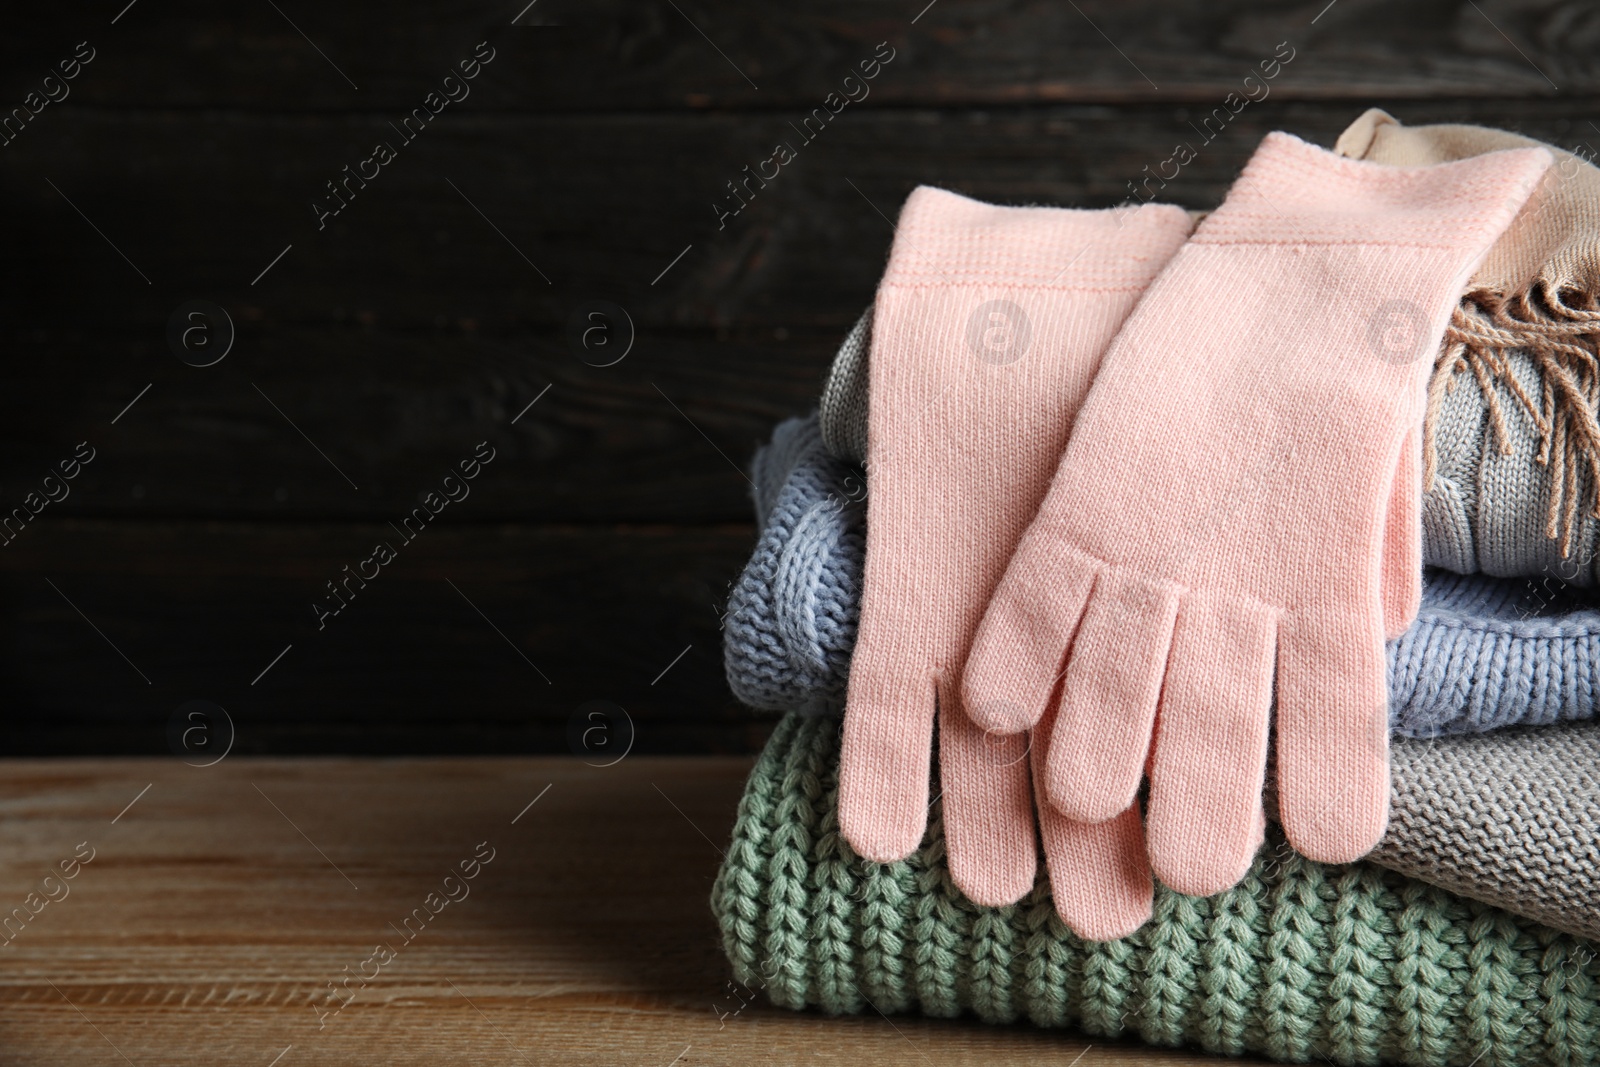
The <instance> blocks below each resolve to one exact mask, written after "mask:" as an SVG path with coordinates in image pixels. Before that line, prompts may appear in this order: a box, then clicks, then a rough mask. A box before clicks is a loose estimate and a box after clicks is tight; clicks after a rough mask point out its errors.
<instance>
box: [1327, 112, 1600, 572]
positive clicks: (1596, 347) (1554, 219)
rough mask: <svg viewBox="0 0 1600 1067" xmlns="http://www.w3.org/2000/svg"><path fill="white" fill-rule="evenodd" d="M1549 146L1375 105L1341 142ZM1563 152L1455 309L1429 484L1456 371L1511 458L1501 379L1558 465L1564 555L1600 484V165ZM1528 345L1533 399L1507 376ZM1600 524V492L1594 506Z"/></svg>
mask: <svg viewBox="0 0 1600 1067" xmlns="http://www.w3.org/2000/svg"><path fill="white" fill-rule="evenodd" d="M1540 143H1541V142H1539V141H1535V140H1532V139H1531V138H1527V137H1522V136H1520V135H1518V134H1514V133H1507V132H1505V131H1504V130H1491V129H1487V128H1485V127H1482V126H1448V125H1442V126H1402V125H1400V123H1399V122H1398V121H1397V120H1396V119H1395V118H1394V117H1393V116H1391V115H1389V114H1387V113H1386V112H1383V111H1381V110H1379V109H1378V108H1372V109H1371V110H1369V111H1368V112H1367V113H1366V114H1364V115H1362V116H1361V117H1360V118H1358V119H1357V120H1356V121H1355V122H1354V123H1352V124H1351V125H1350V128H1349V129H1347V130H1345V131H1344V133H1343V134H1341V135H1340V136H1339V141H1338V143H1337V144H1336V145H1334V149H1333V150H1334V151H1335V152H1336V153H1338V154H1339V155H1341V156H1348V157H1350V158H1352V159H1367V160H1372V161H1374V162H1377V163H1387V164H1390V165H1394V166H1405V167H1420V166H1429V165H1432V164H1435V163H1444V162H1447V161H1450V160H1455V159H1465V158H1467V157H1469V156H1476V155H1481V154H1483V153H1485V152H1493V151H1497V150H1499V149H1502V148H1518V147H1523V146H1526V145H1537V144H1540ZM1545 147H1547V148H1549V149H1550V151H1551V153H1552V154H1553V155H1554V156H1555V157H1556V162H1555V165H1554V166H1553V167H1551V168H1550V170H1549V171H1548V172H1546V175H1545V179H1544V182H1543V184H1542V185H1541V186H1540V187H1539V189H1538V190H1537V191H1536V192H1535V193H1534V194H1533V196H1532V197H1531V198H1530V199H1529V201H1528V203H1527V205H1526V206H1525V207H1524V208H1523V209H1522V212H1521V214H1519V215H1518V216H1517V218H1516V220H1515V221H1514V222H1512V224H1511V227H1510V229H1508V230H1507V231H1506V232H1505V234H1504V235H1503V236H1502V237H1501V238H1500V240H1499V241H1498V242H1496V244H1495V246H1494V248H1493V249H1492V250H1491V251H1490V253H1489V255H1488V257H1487V258H1486V259H1485V260H1484V262H1483V265H1482V266H1481V267H1480V268H1479V270H1478V273H1477V274H1476V275H1475V276H1474V277H1473V279H1472V282H1471V284H1470V286H1469V288H1468V290H1467V293H1466V295H1465V296H1463V297H1462V300H1461V305H1460V307H1459V308H1457V309H1456V313H1455V316H1454V318H1453V320H1452V322H1451V324H1450V328H1449V329H1448V330H1447V331H1446V333H1445V338H1444V344H1443V345H1442V346H1441V347H1440V350H1439V356H1438V359H1437V361H1436V362H1435V364H1434V374H1433V379H1432V383H1431V385H1430V386H1429V404H1428V416H1427V421H1426V423H1425V437H1424V439H1425V442H1426V444H1425V446H1424V449H1425V451H1424V454H1425V459H1426V464H1427V471H1426V474H1425V475H1424V484H1425V485H1432V484H1433V472H1434V466H1435V452H1434V447H1433V424H1434V417H1435V414H1436V412H1437V410H1438V407H1439V404H1440V402H1441V401H1442V399H1443V397H1444V395H1445V392H1446V391H1447V390H1449V389H1453V388H1454V387H1455V376H1456V375H1457V374H1458V373H1460V372H1462V371H1470V372H1471V373H1472V375H1473V376H1474V378H1475V379H1476V380H1477V383H1478V385H1479V387H1480V388H1481V389H1482V391H1483V395H1484V399H1485V403H1486V404H1487V406H1488V408H1489V417H1490V422H1491V424H1492V425H1493V426H1494V428H1495V433H1496V437H1497V440H1498V442H1499V445H1500V448H1501V450H1502V452H1504V453H1507V454H1509V453H1510V452H1511V443H1510V440H1509V438H1508V437H1507V434H1506V428H1505V421H1504V416H1503V414H1502V412H1501V410H1500V404H1499V401H1498V399H1497V398H1496V394H1495V389H1494V384H1493V383H1494V382H1495V381H1499V382H1501V383H1503V384H1504V386H1505V387H1506V388H1507V390H1508V391H1509V392H1510V393H1511V395H1513V396H1514V397H1516V399H1517V400H1518V402H1519V403H1521V404H1522V406H1523V407H1525V408H1526V409H1527V411H1528V414H1529V416H1530V417H1531V418H1532V420H1533V422H1534V425H1535V426H1536V427H1537V428H1538V431H1539V435H1540V441H1541V447H1540V451H1539V462H1540V463H1542V464H1545V465H1546V466H1551V467H1552V469H1553V470H1555V471H1556V472H1557V473H1558V475H1559V476H1558V477H1554V478H1552V479H1551V493H1550V500H1549V508H1548V523H1547V526H1546V534H1547V535H1548V536H1549V537H1551V538H1557V537H1559V538H1560V539H1561V552H1562V555H1563V556H1565V555H1567V554H1569V552H1570V549H1571V538H1572V532H1573V529H1574V527H1575V526H1576V519H1577V514H1578V509H1579V507H1580V506H1581V503H1580V501H1579V497H1580V495H1581V491H1580V485H1579V476H1580V473H1581V472H1582V471H1585V470H1586V471H1587V472H1588V474H1589V479H1588V480H1589V484H1590V485H1591V486H1600V422H1597V421H1596V418H1595V412H1596V409H1597V406H1600V169H1596V168H1595V167H1594V166H1592V165H1590V164H1589V163H1587V162H1585V161H1584V160H1583V159H1580V158H1579V157H1577V156H1575V155H1573V154H1572V153H1571V152H1567V151H1563V150H1562V149H1559V148H1554V147H1552V146H1549V145H1546V146H1545ZM1517 349H1521V350H1523V351H1525V352H1526V353H1527V354H1528V355H1529V356H1530V357H1531V358H1532V360H1533V362H1534V366H1535V367H1536V369H1537V370H1538V374H1539V381H1540V392H1541V393H1542V395H1541V396H1540V397H1538V398H1537V399H1535V398H1533V397H1531V396H1529V395H1528V394H1527V393H1526V392H1525V391H1524V390H1523V389H1522V388H1521V387H1520V386H1519V385H1518V384H1517V380H1516V378H1515V376H1514V375H1512V374H1511V373H1510V371H1509V369H1508V365H1507V362H1506V353H1508V352H1509V351H1512V350H1517ZM1589 508H1590V514H1592V515H1594V516H1596V517H1600V496H1597V499H1596V500H1595V501H1594V502H1592V503H1590V504H1589Z"/></svg>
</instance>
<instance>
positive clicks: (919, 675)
mask: <svg viewBox="0 0 1600 1067" xmlns="http://www.w3.org/2000/svg"><path fill="white" fill-rule="evenodd" d="M933 716H934V683H933V677H932V675H931V673H929V672H927V671H904V670H901V671H888V670H884V669H882V668H880V667H878V666H876V665H875V664H871V663H862V662H857V663H856V664H854V665H853V666H852V669H851V672H850V690H849V695H848V697H847V698H846V702H845V712H844V731H843V735H844V736H843V739H842V741H841V742H840V749H839V831H840V833H842V834H843V835H844V839H845V840H846V841H848V842H849V843H850V847H851V848H853V849H855V850H856V852H857V853H858V854H860V855H861V856H864V857H865V858H867V859H869V860H872V861H874V862H876V863H893V862H895V861H897V860H903V859H905V858H906V857H907V856H909V855H911V853H913V852H915V851H916V849H917V846H918V845H920V844H921V843H922V835H923V831H925V830H926V829H927V825H928V769H929V761H930V760H931V758H932V754H933Z"/></svg>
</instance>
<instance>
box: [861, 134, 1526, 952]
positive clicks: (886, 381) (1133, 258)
mask: <svg viewBox="0 0 1600 1067" xmlns="http://www.w3.org/2000/svg"><path fill="white" fill-rule="evenodd" d="M1550 164H1551V157H1550V155H1549V153H1548V152H1546V151H1545V150H1544V149H1540V148H1529V149H1516V150H1512V151H1504V152H1495V153H1492V154H1489V155H1484V156H1479V157H1476V158H1473V159H1467V160H1462V161H1459V162H1452V163H1446V164H1442V165H1439V166H1433V167H1418V168H1403V167H1389V166H1383V165H1380V164H1376V163H1367V162H1360V161H1355V160H1349V159H1343V158H1340V157H1337V156H1334V155H1333V154H1331V153H1329V152H1326V151H1324V150H1322V149H1320V148H1317V147H1315V146H1313V145H1309V144H1307V143H1305V142H1304V141H1301V140H1299V139H1298V138H1295V137H1292V136H1290V135H1288V134H1283V133H1274V134H1271V135H1269V136H1268V137H1267V138H1266V139H1265V140H1264V141H1263V142H1262V143H1261V146H1260V147H1259V148H1258V149H1257V151H1256V153H1255V155H1254V156H1253V157H1252V159H1251V160H1250V162H1249V164H1248V165H1247V166H1246V167H1245V169H1244V172H1243V173H1242V175H1241V176H1240V178H1239V180H1238V181H1237V182H1236V183H1235V185H1234V187H1233V189H1232V190H1231V191H1230V192H1229V194H1228V197H1227V200H1226V201H1225V202H1224V203H1223V204H1222V206H1221V207H1220V208H1218V209H1217V210H1216V211H1215V212H1214V213H1213V214H1211V215H1210V216H1209V217H1208V218H1207V219H1206V220H1205V221H1204V222H1203V223H1202V224H1201V225H1200V226H1199V227H1198V228H1197V229H1195V230H1194V232H1193V233H1192V234H1191V233H1190V230H1191V225H1192V224H1191V222H1190V219H1189V217H1188V215H1187V214H1186V213H1185V212H1184V211H1182V210H1180V209H1179V208H1176V207H1171V206H1161V205H1144V206H1141V207H1139V208H1137V209H1126V208H1125V209H1118V210H1108V211H1078V210H1064V209H1058V208H1014V207H993V206H989V205H985V204H981V203H978V202H976V201H972V200H968V199H966V198H964V197H960V196H956V195H954V194H952V193H946V192H941V191H939V190H935V189H930V188H921V189H918V190H917V191H916V192H914V193H913V194H912V195H911V198H910V199H909V200H908V201H907V203H906V206H905V208H904V209H903V211H902V212H901V216H900V223H899V227H898V229H897V232H896V236H895V240H894V247H893V250H892V252H891V254H890V257H889V265H888V269H887V271H886V272H885V274H884V279H883V282H882V285H881V287H880V288H879V290H878V297H877V307H876V314H875V317H874V323H873V350H872V354H871V359H870V364H869V366H870V374H871V387H870V403H871V409H870V412H869V416H868V428H869V429H868V459H867V462H868V471H869V478H870V482H869V485H870V496H869V498H868V505H867V507H868V511H867V548H866V574H865V581H864V589H863V600H862V607H861V621H860V631H859V637H858V642H857V645H856V650H855V656H854V660H853V663H852V665H851V671H850V689H849V697H848V702H847V704H846V711H845V719H844V740H843V751H842V755H841V765H840V774H841V782H840V795H839V820H840V825H841V828H842V830H843V833H844V836H845V838H846V840H847V841H849V843H850V844H851V845H852V846H853V847H854V848H855V850H856V851H857V852H858V853H860V854H861V855H862V856H865V857H866V858H868V859H870V860H875V861H878V862H890V861H894V860H899V859H903V858H905V857H906V856H908V855H910V854H911V853H912V852H913V851H914V850H915V849H916V848H917V846H918V845H919V844H920V842H921V839H922V835H923V832H924V830H925V827H926V823H927V813H928V809H929V806H930V803H931V801H930V798H929V795H928V791H929V761H930V758H931V752H932V746H933V724H934V718H935V709H937V714H938V720H939V752H940V766H941V769H942V783H941V785H942V799H943V805H944V823H945V836H946V841H947V844H948V852H949V864H950V871H951V875H952V878H953V879H954V881H955V883H956V885H957V886H958V887H959V888H960V889H961V890H962V891H963V892H964V893H966V894H967V895H968V896H969V897H970V898H972V899H973V900H974V901H976V902H978V903H980V904H984V905H990V906H999V905H1004V904H1010V903H1014V902H1016V901H1017V900H1019V899H1021V898H1022V896H1023V895H1025V894H1026V893H1027V892H1028V891H1029V890H1030V889H1031V888H1032V887H1033V884H1034V875H1035V868H1036V864H1037V857H1036V844H1035V842H1036V836H1035V825H1036V820H1037V826H1038V830H1039V835H1038V836H1039V839H1042V841H1043V844H1044V851H1045V858H1046V861H1047V863H1048V867H1049V872H1050V882H1051V889H1052V893H1053V896H1054V898H1055V903H1056V909H1057V911H1058V912H1059V913H1060V915H1061V917H1062V919H1063V920H1064V921H1065V922H1066V923H1067V924H1068V925H1069V926H1071V927H1072V929H1073V930H1074V931H1076V932H1077V933H1078V934H1080V935H1082V936H1084V937H1087V938H1091V939H1097V940H1104V939H1110V938H1115V937H1121V936H1125V935H1126V934H1129V933H1131V932H1132V931H1134V930H1135V929H1137V928H1138V927H1139V926H1140V925H1142V924H1143V923H1144V921H1145V920H1146V919H1148V918H1149V916H1150V910H1151V901H1152V894H1153V883H1152V872H1153V873H1154V874H1155V875H1159V876H1160V878H1161V879H1162V881H1164V882H1165V883H1167V884H1168V885H1169V886H1171V887H1172V888H1174V889H1177V890H1179V891H1181V892H1184V893H1190V894H1196V895H1209V894H1213V893H1217V892H1221V891H1222V890H1224V889H1227V888H1229V887H1230V886H1232V885H1234V884H1235V883H1236V882H1238V881H1239V879H1240V878H1242V877H1243V876H1244V873H1245V871H1246V870H1247V869H1248V868H1249V866H1250V863H1251V860H1252V859H1253V857H1254V855H1255V852H1256V850H1257V849H1258V848H1259V846H1260V844H1261V841H1262V835H1263V830H1264V825H1265V821H1264V816H1263V812H1262V802H1261V792H1262V785H1263V778H1264V775H1265V769H1266V765H1267V747H1268V722H1269V719H1270V716H1271V710H1272V708H1273V704H1274V695H1276V714H1277V767H1278V797H1279V810H1280V817H1281V819H1282V823H1283V827H1284V830H1285V833H1286V834H1287V836H1288V839H1289V841H1290V842H1291V843H1292V844H1293V846H1294V847H1295V848H1296V849H1297V850H1298V851H1299V852H1301V853H1303V854H1304V855H1306V856H1308V857H1310V858H1312V859H1314V860H1319V861H1322V862H1327V863H1343V862H1348V861H1351V860H1354V859H1356V858H1358V857H1360V856H1361V855H1363V854H1365V853H1366V852H1367V851H1368V850H1369V849H1370V848H1371V847H1372V846H1373V845H1374V844H1376V843H1377V841H1378V839H1379V838H1380V837H1381V836H1382V834H1383V830H1384V827H1385V824H1386V823H1387V820H1388V802H1389V767H1388V707H1387V691H1386V674H1385V672H1386V662H1385V658H1384V641H1385V638H1386V637H1387V636H1393V635H1396V634H1398V633H1399V632H1401V631H1403V630H1404V629H1405V627H1406V626H1407V625H1409V623H1410V622H1411V620H1412V618H1413V617H1414V616H1415V614H1416V610H1417V601H1418V596H1419V593H1420V573H1421V563H1420V560H1421V544H1420V537H1421V534H1420V521H1419V517H1418V508H1419V501H1420V497H1421V486H1420V470H1421V462H1420V437H1419V431H1418V429H1417V428H1418V427H1419V426H1420V423H1421V416H1422V412H1423V407H1424V403H1425V389H1426V382H1427V378H1428V374H1429V372H1430V370H1431V369H1432V365H1433V358H1432V357H1433V355H1434V353H1435V351H1436V350H1437V347H1438V344H1439V340H1440V338H1441V336H1442V334H1443V331H1444V328H1445V325H1446V323H1447V322H1448V321H1449V317H1450V314H1451V311H1452V309H1453V307H1454V306H1455V304H1456V302H1457V300H1458V299H1459V297H1460V294H1461V293H1462V291H1463V290H1464V289H1465V287H1466V284H1467V282H1468V280H1469V279H1470V277H1471V275H1472V274H1473V272H1474V270H1475V269H1476V267H1477V265H1478V264H1479V262H1480V261H1481V260H1482V259H1483V257H1484V256H1485V255H1486V254H1487V253H1488V251H1489V249H1490V247H1491V246H1492V245H1493V243H1494V241H1495V239H1496V238H1497V237H1498V236H1499V235H1500V233H1501V232H1502V231H1503V230H1504V229H1505V228H1506V227H1507V226H1508V225H1509V224H1510V223H1511V221H1512V219H1513V218H1514V217H1515V216H1516V214H1517V212H1518V211H1519V210H1520V209H1521V207H1522V205H1523V203H1524V201H1526V200H1527V198H1528V196H1529V195H1530V193H1531V192H1532V191H1533V190H1534V188H1535V187H1536V185H1537V184H1538V182H1539V180H1540V179H1541V177H1542V176H1543V174H1544V171H1545V170H1546V168H1547V167H1549V166H1550ZM1146 775H1148V777H1149V780H1150V791H1149V798H1148V803H1147V813H1146V815H1145V817H1143V818H1141V815H1140V808H1139V801H1138V793H1139V788H1140V783H1141V780H1142V779H1143V778H1144V777H1145V776H1146Z"/></svg>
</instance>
